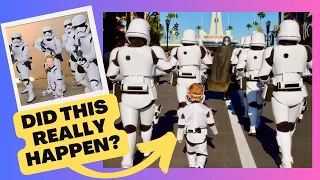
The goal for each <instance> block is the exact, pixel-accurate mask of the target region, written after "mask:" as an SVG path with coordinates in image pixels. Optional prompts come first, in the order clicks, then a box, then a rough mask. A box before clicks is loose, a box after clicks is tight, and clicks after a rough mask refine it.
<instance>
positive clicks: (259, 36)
mask: <svg viewBox="0 0 320 180" xmlns="http://www.w3.org/2000/svg"><path fill="white" fill-rule="evenodd" d="M250 46H257V47H265V46H266V41H265V36H264V34H263V33H261V32H256V33H254V34H253V35H252V37H251V42H250Z"/></svg>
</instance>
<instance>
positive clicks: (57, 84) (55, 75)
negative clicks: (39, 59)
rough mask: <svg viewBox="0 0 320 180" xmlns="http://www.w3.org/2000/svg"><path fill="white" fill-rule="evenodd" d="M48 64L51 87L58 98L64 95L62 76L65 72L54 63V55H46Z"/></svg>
mask: <svg viewBox="0 0 320 180" xmlns="http://www.w3.org/2000/svg"><path fill="white" fill-rule="evenodd" d="M46 64H47V66H48V72H47V73H48V80H49V85H50V86H49V87H50V88H51V90H52V93H53V95H54V97H55V99H57V98H62V97H63V91H62V87H63V83H62V76H63V73H62V71H61V70H60V69H58V68H57V67H55V65H54V57H53V56H47V57H46Z"/></svg>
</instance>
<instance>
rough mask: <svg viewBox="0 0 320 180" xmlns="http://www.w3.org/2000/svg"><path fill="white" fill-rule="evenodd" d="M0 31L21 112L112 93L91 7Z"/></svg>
mask: <svg viewBox="0 0 320 180" xmlns="http://www.w3.org/2000/svg"><path fill="white" fill-rule="evenodd" d="M1 26H2V32H3V36H4V37H3V38H4V41H5V45H6V51H7V59H8V63H9V67H10V72H11V78H12V82H13V87H14V90H15V95H16V101H17V106H18V109H25V107H26V108H28V107H39V105H41V104H43V105H51V104H52V103H59V102H63V101H64V102H66V101H69V100H73V99H74V100H76V99H79V97H89V96H93V95H95V93H94V92H99V93H102V92H104V93H105V92H107V93H108V92H109V90H108V85H107V83H106V77H105V71H104V68H103V64H102V63H103V62H102V56H101V52H100V46H99V41H98V36H97V32H96V27H95V22H94V17H93V12H92V8H91V7H90V6H89V7H83V8H78V9H73V10H68V11H63V12H58V13H54V14H48V15H44V16H39V17H33V18H29V19H24V20H19V21H14V22H9V23H5V24H2V25H1ZM80 95H84V96H80ZM47 102H48V103H47ZM49 102H50V103H49ZM51 102H52V103H51ZM40 103H41V104H40ZM34 105H36V106H34Z"/></svg>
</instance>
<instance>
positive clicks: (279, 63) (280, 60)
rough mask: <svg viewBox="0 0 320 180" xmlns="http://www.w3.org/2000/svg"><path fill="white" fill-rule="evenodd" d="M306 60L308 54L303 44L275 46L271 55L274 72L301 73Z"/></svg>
mask: <svg viewBox="0 0 320 180" xmlns="http://www.w3.org/2000/svg"><path fill="white" fill-rule="evenodd" d="M307 60H308V54H307V51H306V48H305V47H304V46H303V45H299V44H298V45H295V46H282V45H279V46H276V47H275V48H274V56H273V68H274V73H275V74H283V73H295V72H297V73H302V72H304V71H305V67H306V63H307Z"/></svg>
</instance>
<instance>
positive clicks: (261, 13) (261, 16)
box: [258, 12, 266, 24]
mask: <svg viewBox="0 0 320 180" xmlns="http://www.w3.org/2000/svg"><path fill="white" fill-rule="evenodd" d="M258 16H259V18H260V24H262V23H261V19H263V18H265V17H266V14H265V13H264V12H259V13H258Z"/></svg>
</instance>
